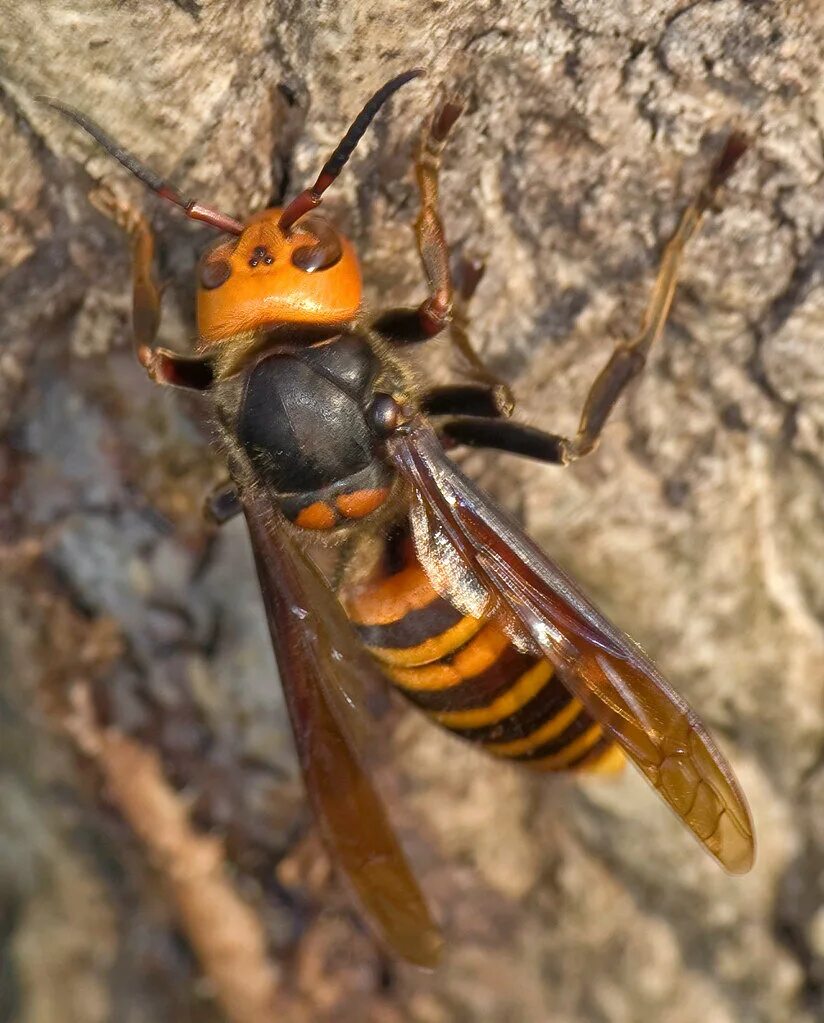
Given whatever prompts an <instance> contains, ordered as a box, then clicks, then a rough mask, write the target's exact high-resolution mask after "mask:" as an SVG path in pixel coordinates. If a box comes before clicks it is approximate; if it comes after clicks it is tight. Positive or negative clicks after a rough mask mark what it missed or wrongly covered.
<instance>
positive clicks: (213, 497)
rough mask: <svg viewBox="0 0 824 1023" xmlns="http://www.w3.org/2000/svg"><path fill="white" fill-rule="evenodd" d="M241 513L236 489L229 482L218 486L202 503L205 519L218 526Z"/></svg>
mask: <svg viewBox="0 0 824 1023" xmlns="http://www.w3.org/2000/svg"><path fill="white" fill-rule="evenodd" d="M241 511H243V506H242V505H241V503H240V497H239V495H238V492H237V488H236V487H235V485H234V483H232V482H231V480H226V481H225V482H223V483H220V484H218V486H216V487H215V488H214V490H213V491H212V492H211V493H210V494H207V495H206V499H205V501H204V502H203V512H204V514H205V516H206V518H207V519H210V520H211V521H212V522H214V523H215V524H216V525H218V526H222V525H223V524H224V522H228V521H229V520H230V519H233V518H234V517H235V516H236V515H239V514H240V513H241Z"/></svg>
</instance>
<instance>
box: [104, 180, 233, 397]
mask: <svg viewBox="0 0 824 1023" xmlns="http://www.w3.org/2000/svg"><path fill="white" fill-rule="evenodd" d="M89 200H90V202H91V203H92V204H93V205H94V206H95V207H96V208H97V209H98V210H100V212H101V213H103V214H104V215H105V216H107V217H108V218H109V219H110V220H113V221H114V223H115V224H117V226H118V227H120V228H122V229H123V230H124V231H125V232H126V234H128V235H129V237H130V238H131V241H132V336H133V338H134V346H135V355H136V356H137V359H138V362H139V363H140V364H141V366H143V367H144V369H145V370H146V372H147V373H148V374H149V377H150V378H151V379H152V380H154V381H155V382H156V383H158V384H168V385H171V386H173V387H186V388H190V389H192V390H196V391H203V390H205V389H206V388H208V387H210V386H211V385H212V383H213V382H214V373H213V370H212V364H211V361H210V360H209V359H206V358H198V357H197V356H185V355H177V354H175V353H174V352H170V351H169V350H168V349H167V348H158V347H157V346H156V341H157V333H158V330H159V328H160V299H161V288H160V286H159V285H158V283H157V281H156V280H155V276H154V234H153V232H152V229H151V227H149V223H148V221H147V220H146V218H145V217H144V216H143V214H142V213H141V212H140V211H139V210H138V209H136V208H135V207H134V206H132V205H131V204H130V203H128V202H126V201H125V200H122V199H118V198H117V197H116V196H115V195H114V194H113V193H112V192H110V191H109V190H108V189H107V188H102V187H101V188H98V189H96V190H95V191H94V192H92V193H91V195H90V196H89Z"/></svg>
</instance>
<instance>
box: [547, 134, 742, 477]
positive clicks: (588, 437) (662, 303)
mask: <svg viewBox="0 0 824 1023" xmlns="http://www.w3.org/2000/svg"><path fill="white" fill-rule="evenodd" d="M746 148H747V143H746V140H745V139H744V138H743V136H741V135H739V134H738V133H736V132H733V133H732V134H731V135H730V136H729V138H728V139H727V142H726V145H725V146H724V149H723V150H722V152H721V155H720V156H719V157H718V159H717V160H716V161H715V163H714V164H713V166H712V169H711V170H710V173H709V175H708V177H707V180H706V182H705V183H704V186H703V188H702V189H701V191H700V192H699V193H698V196H697V197H696V199H695V200H694V201H693V202H692V203H690V205H689V206H688V207H687V208H686V209H685V210H684V212H683V214H682V215H681V220H680V221H679V224H678V227H677V228H676V230H675V234H673V236H672V238H670V240H669V241H668V242H667V244H666V246H665V247H664V252H663V255H662V256H661V264H660V268H659V270H658V276H657V278H656V280H655V284H654V285H653V289H652V295H651V296H650V300H649V303H648V305H647V308H646V312H645V313H644V318H643V320H642V322H641V330H640V331H639V333H638V335H637V336H636V337H635V338H633V339H632V340H631V341H624V342H621V343H620V344H619V345H617V347H616V348H615V351H614V352H613V353H612V356H611V357H610V359H609V361H608V362H607V364H606V366H604V368H603V369H602V370H601V372H600V373H599V374H598V376H597V377H596V379H595V382H594V383H593V385H592V387H591V388H590V391H589V394H588V395H587V398H586V401H585V402H584V409H583V412H582V413H581V421H580V423H579V425H578V432H577V434H576V435H575V437H574V438H573V439H572V440H571V441H565V442H564V449H565V450H564V459H563V460H564V462H572V461H574V460H575V459H576V458H581V457H583V456H584V455H586V454H588V453H589V452H590V451H592V449H593V448H594V447H595V445H596V443H597V442H598V438H599V436H600V434H601V431H602V430H603V428H604V424H605V423H606V421H607V419H608V418H609V415H610V413H611V412H612V410H613V408H614V407H615V404H616V402H617V401H618V399H619V398H620V396H621V395H622V394H623V392H624V390H625V388H626V386H627V384H628V383H629V382H630V380H632V379H633V378H634V377H636V376H637V375H638V374H639V373H640V372H641V370H642V369H643V368H644V365H645V363H646V361H647V356H648V354H649V351H650V349H651V348H652V346H653V344H654V343H655V342H656V341H657V340H658V338H659V337H660V336H661V334H662V332H663V329H664V324H665V323H666V319H667V316H668V314H669V310H670V306H671V305H672V299H673V295H674V294H675V286H676V283H677V278H678V270H679V269H680V265H681V258H682V256H683V253H684V247H685V246H686V244H687V242H688V241H689V240H690V238H691V237H692V236H693V235H694V234H695V232H696V231H697V230H698V227H699V225H700V223H701V218H702V217H703V215H704V213H705V212H706V211H707V209H708V208H709V206H710V204H711V203H712V200H713V197H714V196H715V193H716V191H717V190H718V188H719V187H720V186H721V185H722V184H723V183H724V181H725V180H726V179H727V177H728V176H729V175H730V173H731V172H732V169H733V167H734V166H735V164H736V163H737V162H738V160H739V159H740V157H741V156H742V155H743V154H744V152H745V150H746Z"/></svg>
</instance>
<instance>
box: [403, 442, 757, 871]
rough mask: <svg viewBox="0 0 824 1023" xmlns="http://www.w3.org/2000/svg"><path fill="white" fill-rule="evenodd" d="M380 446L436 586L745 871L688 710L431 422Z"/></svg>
mask: <svg viewBox="0 0 824 1023" xmlns="http://www.w3.org/2000/svg"><path fill="white" fill-rule="evenodd" d="M388 451H389V455H390V458H391V459H392V461H393V462H394V464H395V465H396V467H397V468H398V470H399V471H400V472H401V474H402V476H404V477H405V479H406V480H407V481H408V483H409V484H411V488H412V491H413V493H412V510H411V521H412V528H413V532H414V535H415V543H416V547H417V551H418V556H419V558H420V559H421V563H422V564H423V565H424V567H425V569H426V571H427V573H428V574H429V576H430V579H431V581H432V583H433V585H434V586H435V588H436V589H438V590H439V592H440V593H441V594H442V596H445V597H446V598H447V599H449V600H451V601H452V602H453V603H455V604H456V606H458V607H459V609H461V610H462V611H464V613H469V614H474V615H476V616H477V617H482V616H491V617H494V618H496V619H497V620H498V621H499V622H500V623H501V624H502V626H503V627H504V628H505V629H507V631H508V632H509V634H510V636H511V637H512V638H513V640H514V642H516V644H519V645H521V646H523V647H528V648H531V649H533V650H535V651H536V652H537V651H540V652H542V653H543V654H544V656H546V657H548V658H549V660H550V661H551V662H552V663H553V665H554V666H555V668H556V671H557V673H558V676H559V678H560V679H561V681H562V682H563V684H564V685H565V686H566V687H567V688H568V689H569V690H570V692H571V693H572V694H573V695H574V696H576V697H577V698H578V699H579V700H580V701H581V703H582V704H583V705H584V706H585V707H586V709H587V710H588V711H589V713H590V714H591V715H592V716H593V717H594V718H595V719H596V720H597V721H599V722H600V723H601V724H602V725H603V727H604V728H605V729H606V730H607V731H608V732H609V733H610V734H611V735H612V737H613V738H614V739H615V741H616V742H617V743H618V744H619V745H620V746H621V747H622V748H623V750H624V751H625V752H626V754H627V755H628V756H629V758H630V759H631V760H632V761H633V762H634V763H635V764H636V766H637V767H638V768H640V770H641V772H642V773H643V774H644V776H645V777H646V778H647V779H648V781H650V782H651V784H652V785H653V786H654V787H655V789H656V790H657V791H658V792H659V794H660V795H661V796H662V797H663V799H664V800H665V801H666V802H667V803H668V804H669V805H670V806H671V807H672V809H673V810H674V811H675V813H676V814H677V815H678V816H679V817H680V818H681V820H682V821H683V822H684V823H685V824H686V825H687V827H688V828H690V830H691V831H692V832H693V833H694V835H695V836H696V837H697V838H698V840H699V841H700V842H701V844H702V845H703V846H704V848H705V849H706V850H707V851H708V852H709V853H711V855H713V856H714V857H715V858H716V859H717V860H718V862H719V863H720V864H721V865H722V866H723V867H724V868H725V869H726V870H728V871H730V872H731V873H735V874H739V873H745V872H746V871H748V870H749V869H750V867H751V866H752V864H753V860H754V856H755V840H754V837H753V826H752V820H751V817H750V812H749V808H748V806H747V802H746V799H745V798H744V795H743V793H742V791H741V788H740V786H739V784H738V782H737V780H736V778H735V776H734V775H733V773H732V769H731V768H730V766H729V764H728V763H727V761H726V760H725V758H724V757H723V756H722V754H721V753H720V752H719V750H718V748H717V747H716V746H715V744H714V742H713V741H712V739H711V738H710V736H709V735H708V733H707V731H706V729H705V728H704V726H703V725H702V724H701V722H700V721H699V719H698V718H697V716H696V714H695V712H694V711H693V710H692V709H691V708H690V707H689V706H688V705H687V703H686V702H685V701H684V700H683V699H681V697H680V696H679V695H678V694H677V693H676V692H674V690H673V689H672V688H671V686H670V685H669V684H668V683H667V682H666V681H665V680H664V679H663V678H662V677H661V675H660V674H659V672H658V670H657V669H656V668H655V666H654V665H653V664H652V663H651V662H650V661H649V659H648V658H647V657H646V656H645V655H644V654H643V652H642V651H641V650H640V649H639V648H638V647H637V646H636V645H635V644H634V643H633V642H632V640H630V639H629V638H628V637H627V636H625V635H624V634H623V633H621V632H620V631H619V630H618V629H616V628H615V626H613V625H612V624H611V623H610V622H608V621H607V620H606V619H605V618H604V617H603V615H601V614H600V612H598V611H597V610H596V609H595V608H594V607H593V606H592V604H590V603H589V601H588V600H587V599H586V597H584V595H583V594H582V593H581V592H580V590H578V588H577V587H576V586H575V584H574V583H573V582H572V581H571V580H570V579H569V578H568V577H567V576H566V575H564V573H563V572H561V570H560V569H559V568H558V567H557V566H556V565H554V564H553V563H552V561H551V560H550V559H549V558H548V557H547V556H546V555H545V554H544V553H543V552H542V551H541V550H540V548H539V547H537V546H536V545H535V544H534V543H533V542H532V541H531V540H530V539H529V538H528V537H527V536H526V535H525V534H524V533H523V531H522V530H521V529H520V528H519V527H518V526H517V525H516V524H515V523H514V522H513V521H512V520H511V519H510V518H509V517H508V516H507V515H506V514H505V513H504V512H502V511H501V510H500V509H499V508H497V507H496V506H495V505H494V504H493V503H492V501H491V500H490V499H489V498H488V497H486V496H485V495H484V494H483V493H482V492H481V491H480V490H479V489H478V488H477V487H475V486H474V484H472V483H471V482H470V481H469V480H468V479H467V478H466V477H465V476H464V475H463V474H462V473H461V472H460V471H459V470H458V469H457V468H456V467H455V465H454V464H453V463H452V462H451V461H450V460H449V459H448V458H447V457H446V456H445V455H444V453H443V450H442V449H441V446H440V444H439V442H438V439H437V437H436V436H435V434H434V432H433V431H432V429H431V427H429V426H427V425H426V424H424V423H422V422H421V423H418V424H416V425H415V426H414V427H413V428H412V429H411V430H409V432H407V433H405V434H398V435H396V436H395V437H393V438H392V439H391V440H390V442H389V445H388Z"/></svg>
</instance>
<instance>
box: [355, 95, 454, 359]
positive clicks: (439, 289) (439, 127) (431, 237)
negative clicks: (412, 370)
mask: <svg viewBox="0 0 824 1023" xmlns="http://www.w3.org/2000/svg"><path fill="white" fill-rule="evenodd" d="M462 109H463V107H462V104H461V103H460V102H458V101H457V100H454V99H453V100H447V101H446V102H444V103H442V104H441V106H440V107H439V108H438V110H437V111H436V112H435V115H434V116H433V118H432V120H431V121H430V122H429V124H428V125H427V127H426V129H425V130H424V132H423V135H422V137H421V143H420V147H419V149H418V153H417V157H416V159H415V175H416V177H417V179H418V189H419V191H420V194H421V210H420V213H419V214H418V219H417V220H416V221H415V237H416V239H417V242H418V252H419V253H420V257H421V263H422V264H423V270H424V274H425V275H426V280H427V282H428V284H429V296H428V298H426V299H425V300H424V301H423V302H422V303H421V304H420V305H419V306H418V307H417V308H414V309H390V310H388V311H387V312H385V313H383V314H382V315H381V316H380V317H378V319H377V320H376V321H375V324H374V327H375V329H376V330H377V331H378V332H379V333H380V334H382V335H383V336H384V337H385V338H386V340H387V341H389V342H390V343H392V342H394V343H395V344H408V343H410V342H417V341H426V340H427V339H428V338H430V337H434V336H435V335H436V334H440V333H441V331H442V330H443V329H444V328H445V327H446V326H448V324H449V321H450V318H451V314H452V275H451V274H450V271H449V246H448V245H447V244H446V236H445V234H444V229H443V223H442V221H441V217H440V213H439V212H438V172H439V170H440V166H441V154H442V153H443V148H444V145H445V144H446V140H447V137H448V135H449V132H450V131H451V129H452V126H453V125H454V123H455V121H457V119H458V116H459V115H460V113H461V110H462Z"/></svg>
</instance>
